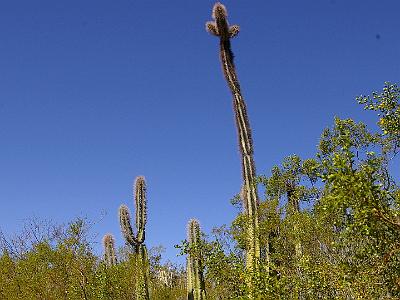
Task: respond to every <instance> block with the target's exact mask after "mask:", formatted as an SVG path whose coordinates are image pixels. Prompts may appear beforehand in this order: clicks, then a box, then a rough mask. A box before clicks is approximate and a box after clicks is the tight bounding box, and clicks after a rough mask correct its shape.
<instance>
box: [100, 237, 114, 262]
mask: <svg viewBox="0 0 400 300" xmlns="http://www.w3.org/2000/svg"><path fill="white" fill-rule="evenodd" d="M103 246H104V261H105V263H106V265H107V266H108V267H111V266H115V265H116V264H117V256H116V255H115V242H114V237H113V236H112V234H106V235H105V236H104V237H103Z"/></svg>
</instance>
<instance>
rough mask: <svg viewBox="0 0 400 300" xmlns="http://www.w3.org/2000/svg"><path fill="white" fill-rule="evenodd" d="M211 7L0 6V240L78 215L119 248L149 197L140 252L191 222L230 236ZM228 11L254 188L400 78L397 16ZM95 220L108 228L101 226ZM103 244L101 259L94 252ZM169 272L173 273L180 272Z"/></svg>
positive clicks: (388, 6) (330, 5)
mask: <svg viewBox="0 0 400 300" xmlns="http://www.w3.org/2000/svg"><path fill="white" fill-rule="evenodd" d="M213 3H214V2H213V1H133V0H130V1H127V0H121V1H99V0H97V1H91V0H90V1H47V0H43V1H27V0H26V1H18V0H15V1H2V2H1V3H0V28H1V29H0V145H1V146H0V201H1V210H0V228H1V229H2V230H3V231H4V232H5V233H7V234H12V233H14V232H17V231H18V230H19V229H20V228H21V227H22V224H23V222H24V219H26V218H28V217H39V218H42V219H51V220H54V221H55V222H68V221H71V220H72V219H74V218H75V217H77V216H87V217H88V219H89V220H91V221H92V222H94V226H93V228H92V230H93V232H94V233H98V241H99V242H100V240H101V237H102V235H103V234H104V233H107V232H112V233H114V235H115V236H116V239H117V243H118V245H122V244H123V240H122V237H121V234H120V230H119V224H118V217H117V210H118V206H119V205H120V204H121V203H127V204H128V205H129V206H130V207H131V209H133V202H132V197H131V195H132V182H133V179H134V178H135V176H137V175H144V176H145V177H146V179H147V184H148V206H149V207H148V216H149V220H148V226H147V244H148V246H150V247H151V246H156V245H159V244H162V245H164V246H165V247H166V248H167V251H166V257H167V258H171V259H174V260H175V255H176V253H177V251H176V249H174V248H173V245H174V244H177V243H179V242H180V241H181V240H182V239H184V238H185V231H186V229H185V228H186V223H187V221H188V219H189V218H192V217H195V218H198V219H199V220H200V222H201V225H202V227H203V229H204V230H205V231H206V232H210V230H211V228H212V227H213V226H217V225H222V224H224V223H229V222H230V221H231V220H232V218H233V217H234V215H235V214H236V210H235V209H234V208H233V207H232V206H231V205H230V203H229V199H230V198H231V197H232V196H233V195H234V194H235V193H237V192H238V190H239V187H240V182H241V177H240V174H241V173H240V160H239V153H238V147H237V141H236V131H235V128H234V119H233V113H232V106H231V96H230V93H229V90H228V88H227V86H226V83H225V81H224V78H223V76H222V72H221V67H220V63H219V58H218V41H217V39H216V38H214V37H213V36H210V35H209V34H207V33H206V32H205V30H204V23H205V22H206V21H209V20H211V16H210V14H211V8H212V6H213ZM248 3H249V1H225V2H224V4H225V5H226V6H227V8H228V13H229V19H230V21H231V23H232V24H234V23H237V24H239V25H240V26H241V32H240V34H239V36H238V37H237V38H235V40H234V41H233V50H234V52H235V55H236V65H237V70H238V74H239V79H240V80H241V84H242V88H243V93H244V97H245V99H246V101H247V106H248V111H249V116H250V122H251V125H252V128H253V134H254V142H255V159H256V164H257V170H258V173H259V174H268V172H269V170H270V169H271V167H272V166H273V165H275V164H279V163H280V162H281V161H282V158H283V157H285V156H287V155H291V154H294V153H296V154H299V155H301V156H303V157H309V156H312V155H313V154H314V153H315V151H316V145H317V143H318V138H319V136H320V134H321V131H322V129H323V128H324V127H326V126H330V125H331V124H332V121H333V117H334V116H339V117H341V118H346V117H353V118H355V119H357V120H362V121H365V122H367V123H369V124H372V125H373V124H374V123H375V122H376V119H375V115H374V114H373V113H369V112H364V111H363V110H362V107H361V106H359V105H357V104H356V102H355V100H354V98H355V96H357V95H359V94H363V93H364V94H366V93H369V92H371V91H372V90H380V89H381V88H382V86H383V82H384V81H392V82H399V78H400V64H399V53H400V38H399V28H400V18H399V15H398V12H399V10H400V2H399V1H397V0H393V1H385V0H382V1H368V0H367V1H351V0H335V1H334V0H331V1H329V0H326V1H324V0H319V1H308V0H305V1H294V0H293V1H252V4H251V5H249V4H248ZM104 213H105V215H103V214H104ZM100 249H101V248H100V246H99V245H97V246H96V251H98V252H100V251H101V250H100ZM178 260H179V259H178Z"/></svg>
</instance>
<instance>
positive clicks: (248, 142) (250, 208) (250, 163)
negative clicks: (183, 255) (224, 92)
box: [206, 2, 268, 270]
mask: <svg viewBox="0 0 400 300" xmlns="http://www.w3.org/2000/svg"><path fill="white" fill-rule="evenodd" d="M227 15H228V14H227V11H226V8H225V6H223V5H222V4H221V3H219V2H218V3H216V4H215V5H214V8H213V12H212V17H213V19H214V21H213V22H207V23H206V29H207V30H208V32H210V33H211V34H213V35H215V36H217V37H219V45H220V58H221V63H222V69H223V72H224V75H225V79H226V81H227V83H228V86H229V88H230V90H231V92H232V95H233V108H234V112H235V121H236V127H237V134H238V140H239V149H240V153H241V160H242V177H243V187H242V193H243V201H244V203H243V204H244V205H243V207H244V208H245V214H246V216H247V219H248V225H247V229H246V231H247V234H246V236H247V246H246V268H247V269H248V270H255V269H257V267H258V263H259V259H260V239H259V230H258V204H259V200H258V192H257V186H256V183H255V179H256V169H255V164H254V158H253V141H252V135H251V128H250V123H249V118H248V116H247V110H246V104H245V102H244V99H243V97H242V94H241V90H240V84H239V80H238V77H237V74H236V70H235V65H234V62H233V53H232V50H231V42H230V39H231V38H233V37H235V36H236V35H237V34H238V33H239V26H238V25H232V26H229V23H228V20H227ZM266 260H267V262H268V253H266Z"/></svg>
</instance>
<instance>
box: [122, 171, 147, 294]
mask: <svg viewBox="0 0 400 300" xmlns="http://www.w3.org/2000/svg"><path fill="white" fill-rule="evenodd" d="M134 198H135V207H136V220H135V225H136V234H135V233H134V231H133V229H132V226H131V218H130V214H129V209H128V207H127V206H126V205H124V204H123V205H121V206H120V207H119V220H120V225H121V231H122V234H123V236H124V238H125V240H126V242H127V243H128V244H130V245H131V246H132V248H133V249H134V251H135V263H136V269H137V270H138V272H137V276H136V287H135V292H136V299H138V300H139V299H140V300H142V299H143V300H149V299H150V297H149V288H148V278H149V263H148V255H147V248H146V245H145V244H144V241H145V227H146V221H147V213H146V207H147V199H146V181H145V179H144V177H143V176H138V177H136V179H135V184H134Z"/></svg>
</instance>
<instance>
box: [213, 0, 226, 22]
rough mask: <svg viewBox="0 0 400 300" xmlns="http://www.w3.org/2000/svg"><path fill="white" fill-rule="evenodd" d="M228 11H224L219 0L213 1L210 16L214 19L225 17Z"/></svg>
mask: <svg viewBox="0 0 400 300" xmlns="http://www.w3.org/2000/svg"><path fill="white" fill-rule="evenodd" d="M227 16H228V13H227V11H226V8H225V6H224V5H223V4H222V3H221V2H217V3H215V5H214V7H213V10H212V18H213V19H214V20H216V19H219V18H226V17H227Z"/></svg>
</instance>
